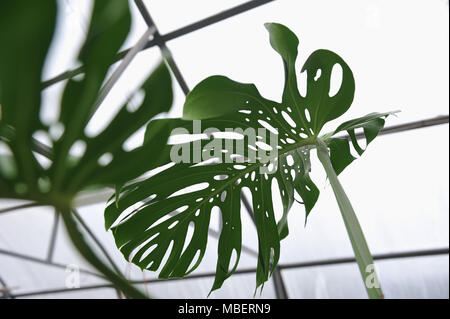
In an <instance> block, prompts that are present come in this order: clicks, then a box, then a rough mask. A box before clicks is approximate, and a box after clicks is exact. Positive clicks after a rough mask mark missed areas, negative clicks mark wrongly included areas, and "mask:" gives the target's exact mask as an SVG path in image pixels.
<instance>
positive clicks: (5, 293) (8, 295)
mask: <svg viewBox="0 0 450 319" xmlns="http://www.w3.org/2000/svg"><path fill="white" fill-rule="evenodd" d="M0 285H1V286H2V288H1V289H0V293H1V295H0V299H2V298H12V299H14V298H15V296H14V295H13V294H12V293H11V292H10V288H9V287H8V285H7V284H6V282H5V281H4V280H3V278H2V277H0Z"/></svg>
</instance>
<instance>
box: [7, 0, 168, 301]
mask: <svg viewBox="0 0 450 319" xmlns="http://www.w3.org/2000/svg"><path fill="white" fill-rule="evenodd" d="M55 20H56V2H55V1H43V2H40V1H3V2H1V3H0V43H2V44H3V46H4V47H5V48H6V47H7V49H4V50H0V107H1V109H0V111H1V112H0V142H1V143H2V147H3V146H5V145H6V149H7V150H9V153H8V154H6V155H3V154H2V155H1V157H0V197H2V198H5V197H6V198H20V199H26V200H30V201H32V202H33V204H39V205H51V206H53V207H55V208H56V209H57V211H58V212H59V213H61V215H62V218H63V220H64V223H65V225H66V227H67V230H68V234H69V236H70V238H71V240H72V242H73V243H74V244H75V246H76V247H77V248H78V250H79V252H80V253H81V254H82V255H83V256H84V257H85V258H86V259H87V260H88V261H89V262H90V263H91V264H92V265H94V266H95V267H96V268H97V269H98V270H99V271H100V272H101V273H103V274H104V275H105V276H106V277H107V278H108V279H109V280H110V281H111V282H112V283H113V284H115V285H116V287H117V288H119V289H121V290H122V291H123V292H124V293H125V294H126V295H127V296H128V297H135V298H142V297H144V295H143V294H142V293H140V292H139V291H138V290H136V288H134V287H133V286H131V285H130V284H128V283H127V281H126V280H125V278H124V277H123V276H122V275H121V274H120V273H116V272H115V271H113V270H111V269H110V268H109V267H108V266H107V265H105V264H104V263H103V261H102V260H101V259H100V258H98V257H97V255H96V254H95V252H94V251H93V250H92V249H91V248H90V246H89V245H88V244H87V242H86V240H85V239H84V237H83V235H82V233H81V232H80V231H79V230H78V225H77V222H76V221H75V220H74V217H73V216H72V210H73V199H74V197H75V196H76V195H77V194H78V193H79V192H80V191H81V190H84V189H88V188H92V187H93V186H99V185H101V186H114V185H122V184H124V183H125V182H126V181H128V180H131V179H133V178H136V177H137V176H139V175H141V174H142V173H144V172H146V171H148V170H150V169H152V168H153V167H156V166H159V165H160V164H161V163H162V161H163V158H165V157H164V156H161V154H160V153H159V148H164V147H166V141H167V139H168V137H169V133H170V126H168V125H161V126H159V127H158V129H157V130H156V129H155V130H153V133H154V135H153V136H150V137H149V136H147V138H146V143H145V144H144V145H142V146H140V147H138V148H135V149H133V150H131V151H125V150H124V143H125V142H126V140H127V139H128V138H129V137H130V136H131V135H132V134H134V133H135V132H136V131H137V130H138V129H140V128H141V127H143V126H144V125H146V124H147V123H148V122H149V121H150V119H151V118H152V117H154V116H155V115H157V114H160V113H163V112H167V111H168V110H169V109H170V107H171V105H172V98H173V96H172V89H171V77H170V74H169V71H168V69H167V68H166V66H165V64H164V63H161V64H160V65H159V66H158V67H157V68H156V69H155V70H154V72H153V73H152V74H151V75H150V76H149V77H148V79H147V80H146V81H145V82H144V83H143V84H142V86H141V88H140V93H142V95H144V98H143V100H142V101H141V102H139V105H136V104H137V103H135V104H134V105H133V106H134V109H135V110H134V111H129V110H128V109H127V104H125V105H123V106H122V108H121V109H120V110H119V112H118V114H117V115H116V116H115V117H114V119H113V120H112V122H111V123H110V124H109V125H108V126H107V127H106V128H105V129H104V130H103V131H102V132H101V133H100V134H99V135H97V136H95V137H88V136H86V135H85V133H84V131H85V128H86V126H87V124H88V121H89V119H90V118H91V116H92V113H93V111H94V108H95V107H96V100H97V98H98V95H99V91H100V88H101V86H102V83H103V82H104V80H105V76H106V74H107V72H108V69H109V68H110V66H111V64H112V63H113V62H115V60H116V53H117V50H118V49H119V48H120V47H121V46H122V45H123V42H124V40H125V38H126V37H127V35H128V32H129V30H130V22H131V21H130V20H131V19H130V11H129V8H128V2H127V1H95V2H94V7H93V13H92V18H91V23H90V26H89V31H88V34H87V38H86V41H85V42H84V44H83V46H82V49H81V51H80V53H79V56H78V58H79V61H80V62H81V63H82V64H83V71H84V77H83V78H82V79H81V80H75V79H71V80H69V81H68V82H67V84H66V87H65V89H64V92H63V97H62V101H61V107H60V110H59V120H58V123H53V124H52V125H51V127H48V126H47V125H45V124H44V123H42V122H41V120H40V117H39V114H40V111H41V107H42V105H41V101H40V95H41V91H40V90H41V73H42V68H43V65H44V59H45V56H46V54H47V51H48V48H49V45H50V40H51V38H52V34H53V30H54V27H55ZM68 36H70V35H68ZM52 128H59V131H60V132H59V133H60V136H59V137H53V136H52V134H50V133H51V131H52ZM36 133H39V134H41V135H47V137H49V140H50V142H51V143H52V144H53V145H46V146H45V147H44V145H42V143H41V142H40V141H39V140H36V138H35V137H34V135H35V134H36ZM77 143H79V144H78V146H80V144H81V145H84V146H85V150H84V153H83V155H81V156H79V157H74V156H73V155H71V152H70V150H71V149H72V148H73V147H75V146H76V144H77ZM3 144H5V145H3ZM35 152H37V153H39V154H40V155H44V156H46V157H48V160H49V161H48V162H49V163H48V164H47V165H45V166H44V165H41V163H40V162H39V161H38V160H37V157H35V156H36V153H35ZM105 156H106V157H105ZM108 157H109V159H108ZM102 158H106V160H109V163H107V162H104V161H102V160H101V159H102Z"/></svg>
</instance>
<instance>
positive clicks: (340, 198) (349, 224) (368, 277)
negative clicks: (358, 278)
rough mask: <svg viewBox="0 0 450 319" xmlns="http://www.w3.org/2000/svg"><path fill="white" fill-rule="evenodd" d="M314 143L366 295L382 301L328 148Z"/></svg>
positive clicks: (378, 286) (359, 229)
mask: <svg viewBox="0 0 450 319" xmlns="http://www.w3.org/2000/svg"><path fill="white" fill-rule="evenodd" d="M316 143H317V156H318V157H319V160H320V162H321V163H322V165H323V167H324V169H325V171H326V173H327V176H328V178H329V180H330V184H331V187H332V188H333V191H334V195H335V196H336V200H337V202H338V205H339V209H340V211H341V214H342V218H343V219H344V223H345V227H346V229H347V233H348V235H349V237H350V242H351V244H352V247H353V251H354V253H355V257H356V261H357V263H358V266H359V270H360V272H361V275H362V277H363V281H364V286H365V288H366V291H367V294H368V296H369V298H371V299H382V298H384V296H383V292H382V290H381V286H380V283H379V280H378V276H377V274H376V272H375V267H374V263H373V257H372V255H371V253H370V251H369V247H368V245H367V242H366V239H365V238H364V234H363V231H362V229H361V225H360V224H359V222H358V218H357V217H356V214H355V211H354V210H353V207H352V205H351V203H350V200H349V199H348V197H347V194H346V193H345V191H344V188H343V187H342V185H341V183H340V182H339V180H338V177H337V175H336V172H335V171H334V168H333V165H332V164H331V160H330V156H329V153H328V148H327V147H326V145H325V143H324V142H323V141H322V140H321V139H320V138H317V142H316Z"/></svg>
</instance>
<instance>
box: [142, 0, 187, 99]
mask: <svg viewBox="0 0 450 319" xmlns="http://www.w3.org/2000/svg"><path fill="white" fill-rule="evenodd" d="M134 2H135V3H136V6H137V7H138V9H139V12H140V13H141V15H142V17H143V18H144V21H145V23H146V24H147V26H148V27H149V28H154V29H155V32H154V35H153V39H154V41H155V43H156V44H157V45H158V47H159V49H160V50H161V53H162V56H163V58H164V60H165V61H166V62H167V64H168V65H169V67H170V69H171V70H172V72H173V75H174V76H175V78H176V80H177V82H178V84H179V85H180V87H181V89H182V90H183V93H184V95H187V94H188V93H189V87H188V85H187V84H186V81H185V80H184V78H183V75H182V74H181V72H180V69H179V68H178V66H177V64H176V63H175V60H174V59H173V55H172V52H171V51H170V49H169V48H168V47H167V45H166V42H165V40H164V39H163V37H162V36H161V34H160V33H159V31H158V28H157V27H156V25H155V22H154V21H153V19H152V17H151V15H150V13H149V12H148V10H147V8H146V6H145V5H144V3H143V2H142V0H135V1H134Z"/></svg>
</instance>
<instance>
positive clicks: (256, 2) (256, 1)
mask: <svg viewBox="0 0 450 319" xmlns="http://www.w3.org/2000/svg"><path fill="white" fill-rule="evenodd" d="M273 1H275V0H252V1H249V2H246V3H243V4H241V5H238V6H236V7H233V8H230V9H228V10H224V11H222V12H220V13H217V14H214V15H212V16H210V17H208V18H205V19H202V20H200V21H197V22H194V23H192V24H189V25H187V26H185V27H182V28H180V29H177V30H175V31H172V32H169V33H167V34H166V35H162V36H161V37H162V40H164V41H165V42H167V41H170V40H173V39H175V38H178V37H181V36H183V35H185V34H188V33H191V32H193V31H196V30H199V29H202V28H204V27H207V26H209V25H211V24H214V23H217V22H220V21H222V20H225V19H228V18H230V17H233V16H235V15H238V14H240V13H243V12H246V11H249V10H251V9H254V8H257V7H259V6H262V5H264V4H266V3H269V2H273ZM155 45H157V43H156V41H155V40H150V41H148V42H147V43H146V44H145V46H144V48H143V50H145V49H148V48H151V47H153V46H155ZM129 50H130V49H127V50H124V51H122V52H119V53H118V54H117V56H116V61H119V60H121V59H123V57H124V56H125V55H126V54H127V53H128V51H129ZM83 72H84V68H83V66H81V67H79V68H76V69H73V70H68V71H66V72H63V73H61V74H59V75H57V76H56V77H54V78H51V79H49V80H47V81H44V82H42V84H41V88H42V89H45V88H47V87H49V86H51V85H53V84H55V83H58V82H60V81H64V80H67V79H70V78H72V77H74V76H76V75H78V74H81V73H83Z"/></svg>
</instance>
